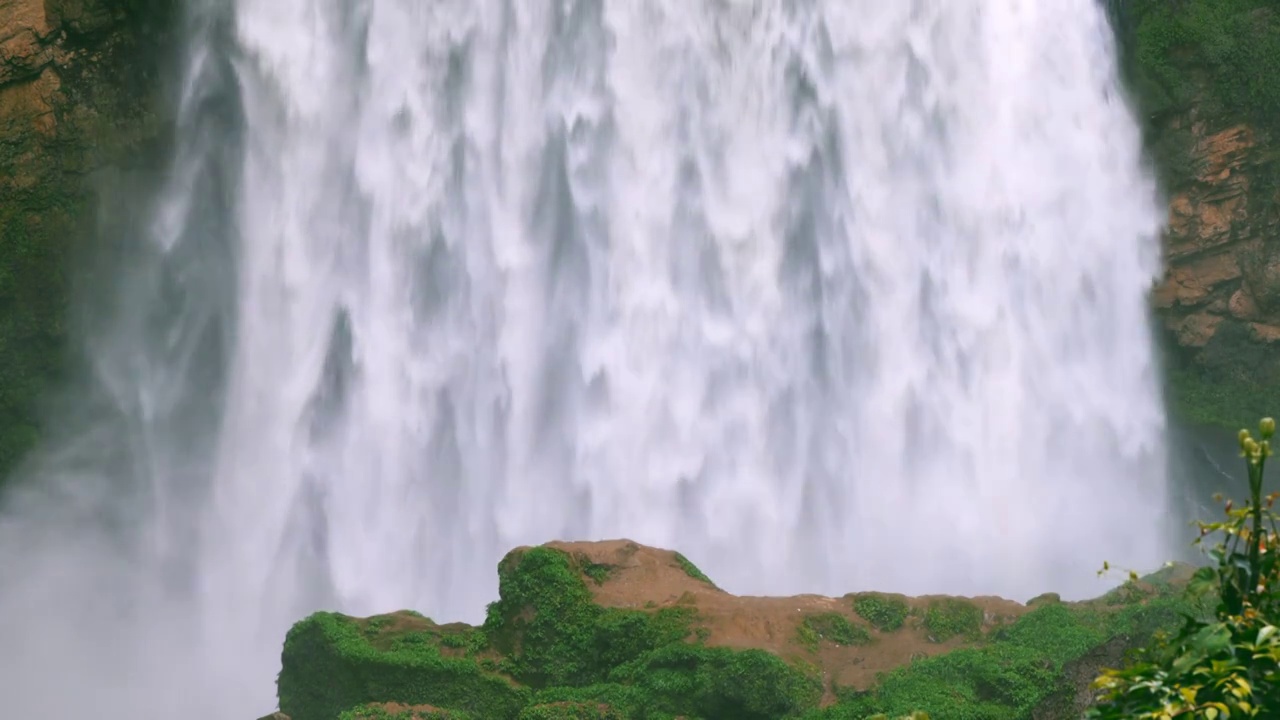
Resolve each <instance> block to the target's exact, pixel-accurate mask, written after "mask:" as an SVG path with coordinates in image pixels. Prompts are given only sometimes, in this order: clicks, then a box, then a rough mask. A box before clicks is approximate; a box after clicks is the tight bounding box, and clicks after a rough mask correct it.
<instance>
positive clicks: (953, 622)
mask: <svg viewBox="0 0 1280 720" xmlns="http://www.w3.org/2000/svg"><path fill="white" fill-rule="evenodd" d="M924 627H925V630H928V631H929V638H930V640H932V641H933V642H946V641H948V640H950V639H951V638H954V637H965V638H970V639H973V638H977V637H978V635H980V634H981V632H982V608H980V607H978V606H977V605H974V604H973V603H971V602H969V601H968V600H962V599H960V598H943V599H941V600H935V601H933V602H931V603H929V607H928V608H926V609H925V611H924Z"/></svg>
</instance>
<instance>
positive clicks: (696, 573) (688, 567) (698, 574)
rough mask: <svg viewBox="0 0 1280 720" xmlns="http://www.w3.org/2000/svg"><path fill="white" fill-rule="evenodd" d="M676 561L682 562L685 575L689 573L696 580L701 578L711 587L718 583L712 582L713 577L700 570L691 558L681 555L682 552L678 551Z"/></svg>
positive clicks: (681, 567) (681, 566) (681, 565)
mask: <svg viewBox="0 0 1280 720" xmlns="http://www.w3.org/2000/svg"><path fill="white" fill-rule="evenodd" d="M676 562H677V563H679V564H680V569H681V570H684V574H685V575H688V576H689V577H691V578H693V579H694V580H701V581H702V582H704V583H706V584H708V585H710V586H711V587H716V584H715V583H713V582H711V578H709V577H707V576H706V574H705V573H703V572H702V571H701V570H699V569H698V566H697V565H694V564H693V563H692V562H691V561H690V560H689V558H687V557H685V556H684V555H681V554H680V553H676Z"/></svg>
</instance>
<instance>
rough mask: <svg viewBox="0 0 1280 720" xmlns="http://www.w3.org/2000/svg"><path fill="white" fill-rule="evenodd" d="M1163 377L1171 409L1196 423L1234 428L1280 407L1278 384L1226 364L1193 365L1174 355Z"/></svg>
mask: <svg viewBox="0 0 1280 720" xmlns="http://www.w3.org/2000/svg"><path fill="white" fill-rule="evenodd" d="M1267 352H1271V351H1270V350H1268V351H1267ZM1165 377H1166V391H1165V395H1166V397H1168V399H1169V405H1170V410H1171V411H1172V412H1173V414H1174V415H1176V416H1177V417H1179V418H1181V419H1183V420H1184V421H1186V422H1189V423H1192V424H1195V425H1204V426H1208V427H1219V428H1227V429H1230V430H1235V429H1237V428H1241V427H1248V426H1250V425H1252V424H1253V423H1254V422H1255V420H1254V418H1257V417H1259V416H1266V415H1269V414H1273V413H1275V411H1276V407H1277V406H1280V383H1274V384H1273V383H1270V382H1266V381H1265V378H1264V381H1263V382H1259V381H1258V380H1259V378H1258V377H1257V376H1255V377H1242V376H1241V375H1240V374H1239V373H1234V372H1230V371H1228V370H1227V369H1226V368H1225V367H1211V368H1206V367H1196V366H1194V365H1193V364H1192V363H1191V361H1189V360H1181V359H1177V358H1174V359H1173V360H1172V362H1171V363H1170V367H1169V368H1168V369H1167V370H1166V374H1165Z"/></svg>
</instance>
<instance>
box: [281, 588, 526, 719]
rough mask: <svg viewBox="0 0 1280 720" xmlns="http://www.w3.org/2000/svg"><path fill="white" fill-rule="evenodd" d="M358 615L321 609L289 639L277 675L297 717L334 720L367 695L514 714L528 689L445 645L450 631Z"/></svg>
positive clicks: (417, 621)
mask: <svg viewBox="0 0 1280 720" xmlns="http://www.w3.org/2000/svg"><path fill="white" fill-rule="evenodd" d="M386 617H388V618H390V619H388V620H384V621H382V622H379V618H372V619H369V620H359V619H356V618H351V617H347V616H345V615H339V614H337V613H316V614H314V615H312V616H311V617H309V618H307V619H306V620H303V621H302V622H300V623H298V624H297V625H294V626H293V628H292V629H291V630H290V631H289V634H288V636H287V637H286V639H285V646H284V655H283V669H282V670H281V672H280V678H279V681H278V683H277V685H278V692H279V697H280V710H281V711H282V712H284V713H286V714H288V715H289V716H290V717H291V718H292V719H293V720H334V719H335V718H339V717H342V714H343V713H344V712H346V711H348V710H351V709H353V708H357V707H359V706H361V705H366V704H368V703H388V702H393V703H399V704H404V705H410V706H413V705H431V706H435V707H443V708H453V709H456V710H460V711H466V712H470V713H473V714H474V715H476V716H478V717H481V718H486V719H488V718H493V719H494V720H500V719H501V718H514V717H515V716H516V715H517V714H518V713H519V711H520V709H521V708H523V707H524V705H525V704H526V703H527V702H528V699H529V691H528V689H527V688H522V687H520V686H519V685H518V684H517V683H515V682H514V681H513V680H512V679H511V678H510V677H509V676H507V675H504V674H501V673H498V672H496V671H495V669H494V668H495V667H496V666H495V665H494V664H493V663H492V662H489V663H486V662H484V660H485V659H486V658H482V657H479V656H476V655H474V654H470V655H469V654H467V653H464V652H462V651H458V650H454V649H450V648H447V647H444V646H443V645H442V643H441V638H442V637H444V636H447V635H449V634H451V633H450V632H449V631H447V630H442V629H441V628H440V626H436V625H435V624H434V623H431V622H430V621H429V620H426V619H422V618H415V617H413V616H409V615H397V616H386Z"/></svg>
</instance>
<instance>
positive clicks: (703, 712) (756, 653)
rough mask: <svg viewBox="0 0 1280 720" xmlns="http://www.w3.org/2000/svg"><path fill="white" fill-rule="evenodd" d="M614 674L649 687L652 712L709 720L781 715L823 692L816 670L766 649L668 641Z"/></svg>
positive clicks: (762, 719)
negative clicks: (684, 643)
mask: <svg viewBox="0 0 1280 720" xmlns="http://www.w3.org/2000/svg"><path fill="white" fill-rule="evenodd" d="M610 679H611V680H612V681H614V682H618V683H622V684H625V685H630V686H632V687H635V688H638V689H640V690H642V691H643V692H645V694H646V695H647V696H648V700H649V703H648V708H649V710H647V712H649V713H670V714H672V715H687V716H693V717H700V718H705V719H706V720H780V719H781V718H788V717H793V716H796V715H798V714H799V713H801V712H804V711H805V710H808V709H809V708H812V707H814V706H816V705H817V703H818V700H819V699H820V698H821V696H822V683H821V681H820V680H819V679H818V678H817V677H816V676H815V675H813V674H812V673H808V672H805V671H803V670H801V669H799V668H796V667H793V666H791V665H788V664H787V663H786V662H784V661H783V660H782V659H780V658H779V657H777V656H776V655H773V654H771V653H768V652H765V651H763V650H746V651H741V652H735V651H733V650H729V649H728V648H708V647H705V646H697V645H683V644H682V645H670V646H668V647H665V648H662V649H660V650H656V651H654V652H652V653H648V654H646V655H645V656H644V657H642V658H640V659H638V660H636V661H633V662H631V663H627V664H626V665H623V666H621V667H619V668H618V669H616V670H615V671H614V672H613V673H611V675H610ZM648 717H656V715H652V714H651V715H649V716H648Z"/></svg>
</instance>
